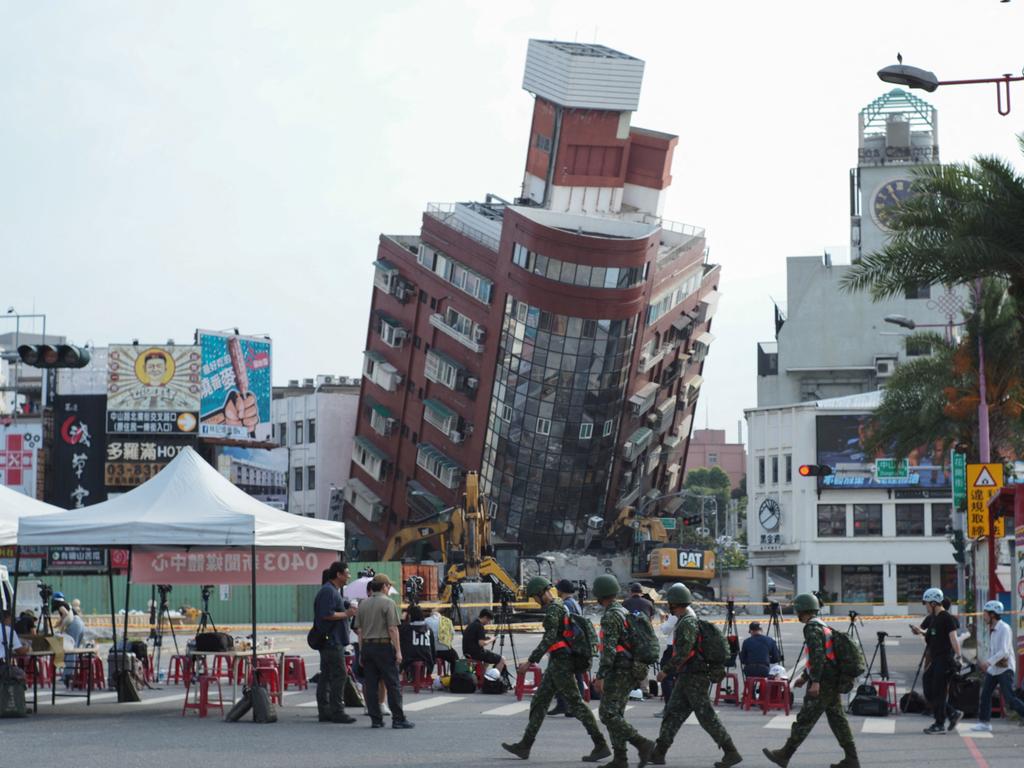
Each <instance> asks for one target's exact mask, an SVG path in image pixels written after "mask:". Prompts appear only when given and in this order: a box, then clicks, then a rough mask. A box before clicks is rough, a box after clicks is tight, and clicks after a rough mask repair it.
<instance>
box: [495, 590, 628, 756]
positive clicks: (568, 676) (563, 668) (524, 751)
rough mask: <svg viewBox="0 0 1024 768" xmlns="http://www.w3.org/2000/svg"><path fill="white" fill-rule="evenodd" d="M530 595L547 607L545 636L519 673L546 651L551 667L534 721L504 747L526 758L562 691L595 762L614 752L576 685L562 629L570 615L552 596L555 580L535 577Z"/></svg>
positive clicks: (533, 708)
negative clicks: (590, 743)
mask: <svg viewBox="0 0 1024 768" xmlns="http://www.w3.org/2000/svg"><path fill="white" fill-rule="evenodd" d="M526 594H527V596H528V597H532V598H534V599H535V600H536V601H537V602H538V603H540V605H541V607H542V608H543V609H544V637H542V638H541V641H540V644H539V645H538V646H537V647H536V648H535V649H534V651H533V653H531V654H530V657H529V658H528V659H527V660H526V661H524V662H523V663H522V664H520V665H519V670H518V671H519V674H523V673H524V672H526V669H527V668H528V667H529V666H530V665H531V664H536V663H538V662H539V661H540V660H541V659H542V658H543V657H544V654H545V653H548V652H551V653H550V656H549V657H548V667H547V670H545V672H544V677H543V678H541V682H540V687H539V688H538V689H537V692H536V693H534V694H533V698H532V700H531V701H530V722H529V723H527V725H526V732H525V733H523V738H522V739H521V740H520V741H518V742H516V743H515V744H506V743H504V742H503V743H502V745H501V746H502V747H504V748H505V749H506V750H508V751H509V752H511V753H512V754H513V755H515V756H516V757H518V758H521V759H523V760H526V759H528V758H529V757H530V748H531V747H532V746H533V742H534V740H535V739H536V738H537V732H538V731H539V730H540V726H541V724H542V723H543V722H544V715H545V714H547V711H548V705H549V704H551V699H552V698H554V695H555V693H556V692H557V693H560V694H561V695H562V697H563V698H564V699H565V703H566V707H567V708H568V710H569V714H570V715H572V716H573V717H575V718H576V719H577V720H579V721H580V722H581V723H583V727H584V728H586V729H587V733H588V734H590V738H591V739H593V740H594V749H593V750H592V751H591V752H590V754H589V755H584V756H583V760H584V761H585V762H588V763H595V762H597V761H598V760H602V759H604V758H606V757H608V755H610V754H611V751H610V750H609V749H608V742H607V741H605V738H604V734H603V733H601V729H600V728H599V727H598V725H597V721H596V720H595V719H594V713H593V712H591V711H590V707H588V706H587V705H586V704H584V703H583V697H582V696H581V695H580V689H579V688H578V687H577V685H576V673H575V671H574V670H573V667H572V661H571V659H570V656H569V652H568V649H567V647H566V645H565V642H564V639H563V636H562V632H563V630H564V619H565V616H566V615H567V612H566V608H565V605H563V603H562V601H561V600H558V599H557V598H555V597H553V596H552V595H551V582H550V581H548V580H547V579H545V578H544V577H542V576H535V577H534V578H532V579H530V581H529V583H528V584H527V585H526Z"/></svg>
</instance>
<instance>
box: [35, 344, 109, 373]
mask: <svg viewBox="0 0 1024 768" xmlns="http://www.w3.org/2000/svg"><path fill="white" fill-rule="evenodd" d="M18 357H20V358H21V362H23V363H24V364H25V365H31V366H32V367H33V368H84V367H85V366H87V365H88V364H89V360H90V358H91V355H90V354H89V348H88V347H76V346H73V345H71V344H56V345H54V344H22V345H21V346H20V347H18Z"/></svg>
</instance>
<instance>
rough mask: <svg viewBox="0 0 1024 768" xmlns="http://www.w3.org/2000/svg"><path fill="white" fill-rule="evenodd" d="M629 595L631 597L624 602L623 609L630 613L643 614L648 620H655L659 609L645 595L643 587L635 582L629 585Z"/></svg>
mask: <svg viewBox="0 0 1024 768" xmlns="http://www.w3.org/2000/svg"><path fill="white" fill-rule="evenodd" d="M629 593H630V594H629V597H627V598H626V599H625V600H623V601H622V607H623V608H625V609H626V610H627V611H629V612H630V613H643V614H646V615H647V618H648V619H653V618H654V614H655V613H657V611H658V609H657V608H656V607H655V606H654V603H652V602H651V601H650V599H648V598H647V597H646V596H645V595H644V590H643V587H641V586H640V585H639V584H638V583H636V582H633V583H632V584H630V585H629Z"/></svg>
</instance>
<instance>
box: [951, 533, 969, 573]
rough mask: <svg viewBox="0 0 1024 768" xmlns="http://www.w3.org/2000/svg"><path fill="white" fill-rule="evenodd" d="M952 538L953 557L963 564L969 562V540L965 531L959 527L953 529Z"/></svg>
mask: <svg viewBox="0 0 1024 768" xmlns="http://www.w3.org/2000/svg"><path fill="white" fill-rule="evenodd" d="M952 538H953V540H952V542H950V543H951V544H952V545H953V559H954V560H956V561H957V562H958V563H960V564H961V565H963V564H964V563H966V562H967V551H966V550H967V540H966V539H965V538H964V532H963V531H961V530H959V529H957V530H955V531H953V536H952Z"/></svg>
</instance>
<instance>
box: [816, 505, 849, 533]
mask: <svg viewBox="0 0 1024 768" xmlns="http://www.w3.org/2000/svg"><path fill="white" fill-rule="evenodd" d="M818 535H819V536H845V535H846V505H845V504H819V505H818Z"/></svg>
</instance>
